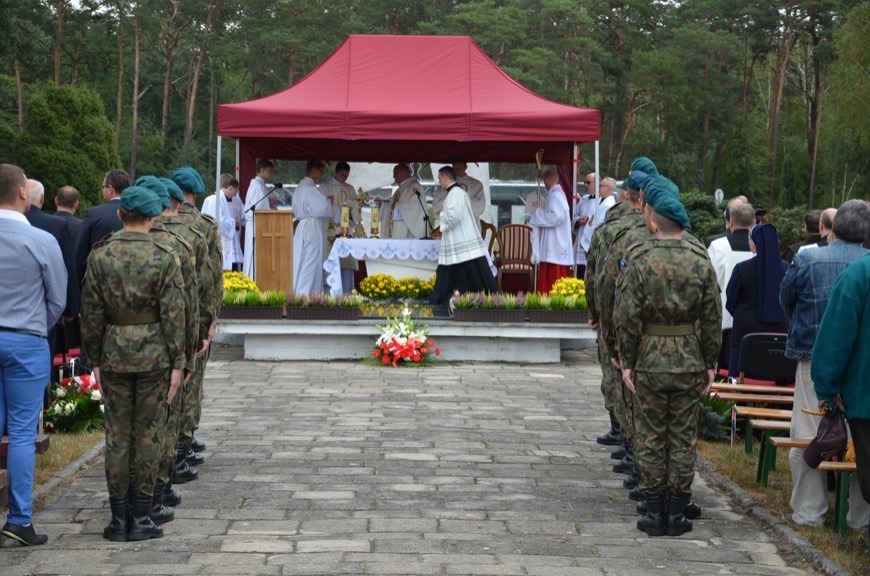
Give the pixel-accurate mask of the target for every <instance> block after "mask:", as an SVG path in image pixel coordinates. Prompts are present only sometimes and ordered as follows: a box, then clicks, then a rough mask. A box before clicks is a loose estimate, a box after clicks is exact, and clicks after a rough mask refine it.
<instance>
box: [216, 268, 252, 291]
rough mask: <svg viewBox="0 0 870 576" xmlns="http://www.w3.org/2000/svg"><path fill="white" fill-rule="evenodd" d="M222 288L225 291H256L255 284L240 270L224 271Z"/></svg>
mask: <svg viewBox="0 0 870 576" xmlns="http://www.w3.org/2000/svg"><path fill="white" fill-rule="evenodd" d="M224 290H225V291H227V292H256V291H257V285H256V284H255V283H254V281H253V280H251V279H250V278H249V277H248V276H245V275H244V274H242V273H241V272H224Z"/></svg>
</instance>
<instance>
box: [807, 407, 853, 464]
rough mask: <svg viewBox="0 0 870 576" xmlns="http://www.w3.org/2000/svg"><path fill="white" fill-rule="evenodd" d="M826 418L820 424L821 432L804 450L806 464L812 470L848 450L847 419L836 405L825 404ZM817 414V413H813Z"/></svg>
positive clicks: (823, 410) (819, 431)
mask: <svg viewBox="0 0 870 576" xmlns="http://www.w3.org/2000/svg"><path fill="white" fill-rule="evenodd" d="M822 412H823V413H824V416H823V417H822V421H821V422H819V430H818V432H816V437H815V438H813V439H812V440H811V441H810V443H809V446H807V448H806V450H804V462H806V463H807V466H809V467H810V468H814V469H815V468H818V467H819V464H821V463H822V462H823V461H824V460H829V459H831V458H833V457H835V456H839V455H840V454H842V453H843V452H844V451H845V450H846V443H847V442H848V432H847V431H846V418H845V417H844V416H843V413H842V412H841V411H840V409H839V408H837V406H836V405H835V404H834V403H832V402H831V403H825V405H824V406H823V407H822ZM811 413H812V414H815V412H811Z"/></svg>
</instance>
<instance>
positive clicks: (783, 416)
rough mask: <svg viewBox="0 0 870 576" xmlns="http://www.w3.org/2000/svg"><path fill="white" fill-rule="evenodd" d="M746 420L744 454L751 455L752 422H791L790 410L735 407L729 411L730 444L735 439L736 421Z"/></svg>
mask: <svg viewBox="0 0 870 576" xmlns="http://www.w3.org/2000/svg"><path fill="white" fill-rule="evenodd" d="M738 418H745V419H746V438H745V442H746V453H747V454H752V422H753V419H754V420H759V419H765V420H785V421H788V422H791V410H780V409H777V408H756V407H754V406H741V405H739V404H738V405H735V406H734V407H733V408H732V409H731V443H732V444H733V443H734V442H735V440H736V439H737V419H738Z"/></svg>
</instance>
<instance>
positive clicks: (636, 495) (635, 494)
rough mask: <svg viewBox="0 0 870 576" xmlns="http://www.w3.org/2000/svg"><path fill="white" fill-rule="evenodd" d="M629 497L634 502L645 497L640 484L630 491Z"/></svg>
mask: <svg viewBox="0 0 870 576" xmlns="http://www.w3.org/2000/svg"><path fill="white" fill-rule="evenodd" d="M628 499H629V500H632V501H634V502H640V501H641V500H643V499H644V496H643V491H641V489H640V486H635V487H634V488H632V489H631V490H629V491H628Z"/></svg>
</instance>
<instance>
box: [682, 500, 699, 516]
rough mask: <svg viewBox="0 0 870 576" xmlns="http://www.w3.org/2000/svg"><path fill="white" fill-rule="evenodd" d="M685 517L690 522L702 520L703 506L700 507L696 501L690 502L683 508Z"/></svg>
mask: <svg viewBox="0 0 870 576" xmlns="http://www.w3.org/2000/svg"><path fill="white" fill-rule="evenodd" d="M683 516H685V517H686V518H688V519H689V520H694V519H695V518H700V517H701V506H699V505H698V504H697V503H696V502H695V501H694V500H689V503H688V504H686V507H685V508H683Z"/></svg>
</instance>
